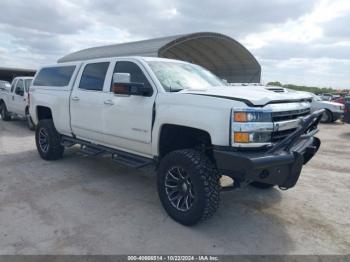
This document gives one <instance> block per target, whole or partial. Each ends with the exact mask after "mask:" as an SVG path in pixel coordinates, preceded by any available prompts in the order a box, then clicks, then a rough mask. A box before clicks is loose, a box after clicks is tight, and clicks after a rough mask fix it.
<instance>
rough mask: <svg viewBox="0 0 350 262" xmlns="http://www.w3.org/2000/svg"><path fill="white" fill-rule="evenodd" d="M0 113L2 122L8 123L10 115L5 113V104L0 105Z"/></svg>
mask: <svg viewBox="0 0 350 262" xmlns="http://www.w3.org/2000/svg"><path fill="white" fill-rule="evenodd" d="M0 111H1V119H2V120H3V121H10V120H11V116H10V113H9V112H8V111H7V107H6V104H5V103H2V104H1V105H0Z"/></svg>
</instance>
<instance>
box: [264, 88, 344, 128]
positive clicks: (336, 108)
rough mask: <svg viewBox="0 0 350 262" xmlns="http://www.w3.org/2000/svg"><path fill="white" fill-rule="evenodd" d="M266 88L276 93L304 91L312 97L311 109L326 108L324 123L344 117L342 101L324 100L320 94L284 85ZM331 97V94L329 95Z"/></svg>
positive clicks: (323, 116) (322, 120)
mask: <svg viewBox="0 0 350 262" xmlns="http://www.w3.org/2000/svg"><path fill="white" fill-rule="evenodd" d="M265 88H266V89H268V90H270V91H274V92H276V93H304V94H307V95H309V96H311V97H312V102H311V111H312V112H315V111H317V110H320V109H325V111H324V113H323V115H322V118H321V122H322V123H331V122H335V121H337V120H338V119H342V118H343V116H344V108H345V106H344V105H343V104H341V103H337V102H331V101H325V100H322V98H321V97H320V96H319V95H315V94H313V93H310V92H305V91H297V90H292V89H288V88H283V87H275V86H266V87H265ZM324 95H325V96H324V97H327V96H328V95H331V94H324ZM328 97H330V96H328Z"/></svg>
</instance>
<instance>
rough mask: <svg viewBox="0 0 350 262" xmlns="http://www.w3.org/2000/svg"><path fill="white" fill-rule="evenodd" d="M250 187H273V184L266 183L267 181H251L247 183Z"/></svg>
mask: <svg viewBox="0 0 350 262" xmlns="http://www.w3.org/2000/svg"><path fill="white" fill-rule="evenodd" d="M249 185H250V186H252V187H255V188H259V189H270V188H273V187H274V186H275V185H271V184H267V183H261V182H253V183H250V184H249Z"/></svg>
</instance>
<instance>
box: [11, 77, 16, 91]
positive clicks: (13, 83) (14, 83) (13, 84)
mask: <svg viewBox="0 0 350 262" xmlns="http://www.w3.org/2000/svg"><path fill="white" fill-rule="evenodd" d="M16 84H17V79H15V80H13V82H12V85H11V93H13V90H14V89H15V86H16Z"/></svg>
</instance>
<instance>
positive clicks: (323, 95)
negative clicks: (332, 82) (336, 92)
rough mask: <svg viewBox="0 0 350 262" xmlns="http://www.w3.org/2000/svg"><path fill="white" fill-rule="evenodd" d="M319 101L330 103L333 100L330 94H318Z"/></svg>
mask: <svg viewBox="0 0 350 262" xmlns="http://www.w3.org/2000/svg"><path fill="white" fill-rule="evenodd" d="M318 96H319V97H320V98H321V100H323V101H331V100H332V99H333V95H332V94H329V93H324V94H320V95H318Z"/></svg>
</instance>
